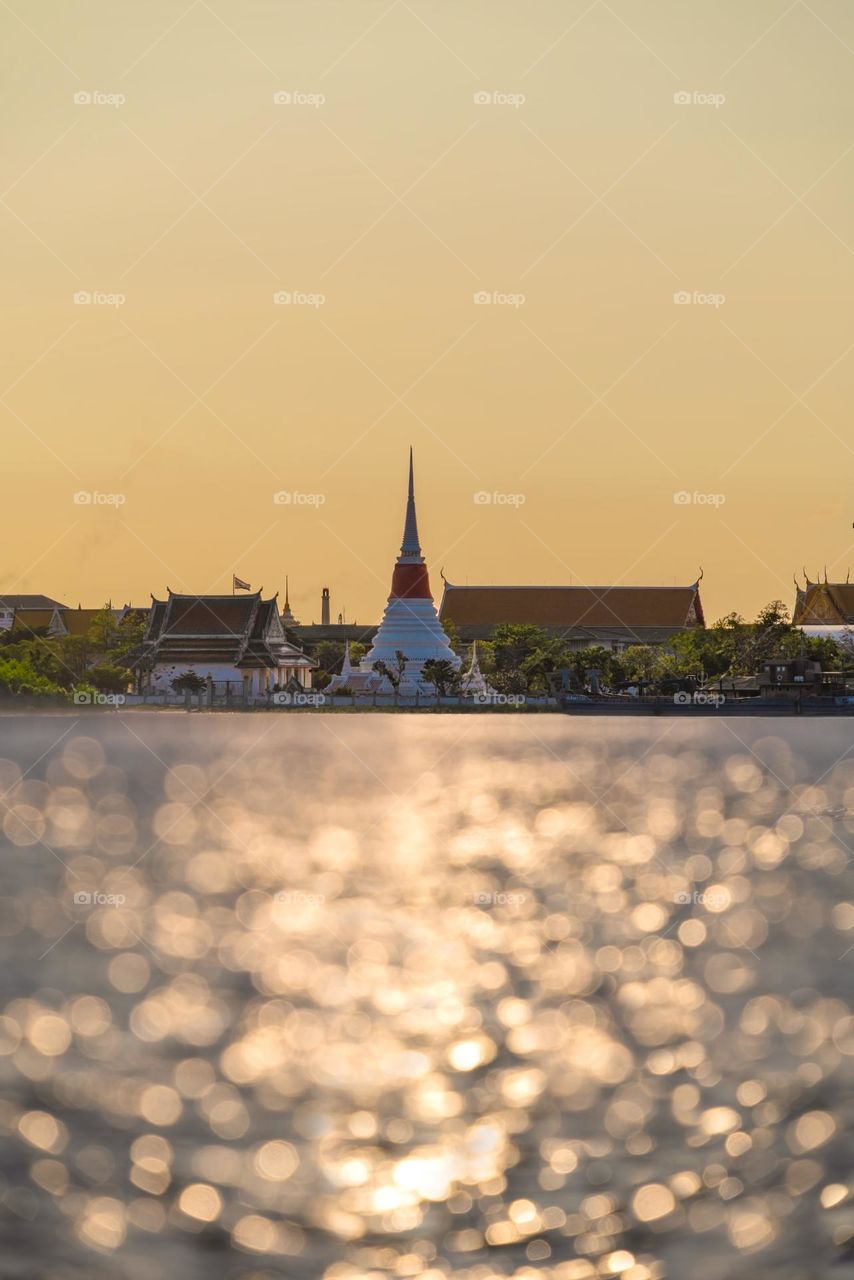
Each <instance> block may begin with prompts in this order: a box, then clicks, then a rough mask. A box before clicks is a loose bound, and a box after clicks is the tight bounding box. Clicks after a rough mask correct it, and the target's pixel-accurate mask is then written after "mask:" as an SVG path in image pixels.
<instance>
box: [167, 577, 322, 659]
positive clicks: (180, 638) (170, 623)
mask: <svg viewBox="0 0 854 1280" xmlns="http://www.w3.org/2000/svg"><path fill="white" fill-rule="evenodd" d="M144 645H145V650H146V657H147V660H148V661H149V662H150V663H151V662H158V663H163V662H166V661H172V662H187V663H198V664H202V663H205V662H231V663H233V664H235V665H237V666H242V667H253V666H261V667H271V666H275V665H277V664H279V663H286V664H287V665H289V666H302V667H315V666H317V663H316V662H315V661H314V659H312V658H309V657H307V655H306V654H305V653H303V651H302V650H301V649H299V648H297V646H296V645H292V644H289V643H288V641H287V640H286V638H285V632H284V628H283V626H282V620H281V618H280V617H279V610H278V603H277V597H276V596H271V597H270V599H268V600H262V599H261V592H260V591H253V592H248V593H247V594H245V595H239V596H237V595H216V596H211V595H205V596H189V595H176V594H175V593H174V592H172V591H170V592H169V597H168V599H166V600H155V599H152V606H151V613H150V615H149V620H148V627H147V629H146V633H145V641H144Z"/></svg>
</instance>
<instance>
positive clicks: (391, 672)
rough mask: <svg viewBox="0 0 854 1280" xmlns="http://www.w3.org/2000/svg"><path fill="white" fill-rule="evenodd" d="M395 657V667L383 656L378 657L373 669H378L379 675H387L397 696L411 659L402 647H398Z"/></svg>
mask: <svg viewBox="0 0 854 1280" xmlns="http://www.w3.org/2000/svg"><path fill="white" fill-rule="evenodd" d="M394 658H395V662H394V666H393V667H390V666H389V664H388V663H387V662H384V661H383V659H382V658H377V660H376V662H375V663H374V664H373V667H372V668H371V670H373V671H376V672H377V674H378V675H381V676H385V678H386V680H388V682H389V684H390V685H391V687H392V689H393V690H394V693H395V697H396V696H397V691H398V689H399V688H400V682H401V680H402V679H403V673H404V671H405V670H406V664H407V662H408V661H409V659H408V658H407V656H406V654H405V653H402V652H401V650H400V649H397V650H396V651H395V655H394Z"/></svg>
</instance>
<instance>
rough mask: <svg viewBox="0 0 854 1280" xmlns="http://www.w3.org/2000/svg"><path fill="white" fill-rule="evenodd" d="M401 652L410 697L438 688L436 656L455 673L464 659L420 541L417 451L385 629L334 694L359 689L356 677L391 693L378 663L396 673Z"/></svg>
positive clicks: (337, 681)
mask: <svg viewBox="0 0 854 1280" xmlns="http://www.w3.org/2000/svg"><path fill="white" fill-rule="evenodd" d="M398 653H402V654H403V655H404V656H405V658H406V662H405V665H404V667H403V670H402V672H401V678H400V685H399V689H398V692H399V693H401V694H403V695H404V696H413V695H414V694H416V693H431V692H433V685H432V684H430V682H429V681H424V680H423V679H422V676H421V671H422V668H423V666H424V663H425V662H427V661H429V660H430V659H431V658H435V659H436V660H437V661H444V662H449V663H450V664H451V666H452V667H453V668H454V670H455V671H457V670H459V667H460V659H459V657H458V656H457V654H455V653H454V651H453V649H452V648H451V646H450V644H449V642H448V637H447V636H446V634H445V632H444V630H443V628H442V624H441V622H440V621H439V615H438V613H437V612H436V606H435V604H434V603H433V595H432V592H431V591H430V578H429V575H428V573H427V565H426V564H425V563H424V557H423V555H422V554H421V543H420V541H419V538H418V521H417V518H416V513H415V481H414V471H413V463H412V450H411V449H410V450H409V492H408V495H407V499H406V517H405V520H404V525H403V541H402V542H401V546H400V555H399V556H398V557H397V561H396V563H395V566H394V571H393V573H392V579H391V593H390V595H389V597H388V602H387V604H386V607H385V612H384V613H383V616H382V621H381V622H380V625H379V628H378V630H377V633H376V635H375V636H374V639H373V643H372V645H371V647H370V649H369V650H368V652H367V653H366V654H365V656H364V658H362V660H361V662H360V663H359V666H358V669H356V668H353V667H351V666H350V665H349V655H348V657H347V661H346V664H345V665H346V666H347V667H348V670H347V672H346V673H345V672H344V671H342V672H341V675H340V676H336V677H335V678H334V679H333V681H332V682H331V684H330V686H329V690H330V692H331V693H334V692H335V689H336V688H342V687H345V686H346V687H349V688H351V689H353V688H354V675H356V674H357V672H358V675H359V677H367V679H365V680H364V681H362V680H361V678H360V680H359V684H360V685H361V686H362V687H363V689H364V690H365V691H369V690H374V691H377V692H380V693H388V692H390V691H391V685H390V683H389V681H388V680H387V678H386V677H385V676H382V675H380V674H379V673H378V672H376V671H374V669H373V667H374V663H375V662H384V663H385V664H386V665H387V666H388V667H389V668H390V669H391V670H392V671H394V672H396V671H397V669H398V661H399V659H398V657H397V655H398Z"/></svg>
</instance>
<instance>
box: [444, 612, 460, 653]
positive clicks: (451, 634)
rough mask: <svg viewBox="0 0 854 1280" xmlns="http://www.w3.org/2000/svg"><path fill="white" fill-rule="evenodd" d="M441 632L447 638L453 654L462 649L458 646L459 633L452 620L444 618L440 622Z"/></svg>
mask: <svg viewBox="0 0 854 1280" xmlns="http://www.w3.org/2000/svg"><path fill="white" fill-rule="evenodd" d="M442 630H443V631H444V632H445V635H446V636H447V637H448V644H449V645H450V646H451V648H452V649H453V651H454V653H459V652H460V649H461V647H462V646H461V644H460V633H459V631H457V624H456V623H455V622H454V620H453V618H445V619H444V620H443V621H442Z"/></svg>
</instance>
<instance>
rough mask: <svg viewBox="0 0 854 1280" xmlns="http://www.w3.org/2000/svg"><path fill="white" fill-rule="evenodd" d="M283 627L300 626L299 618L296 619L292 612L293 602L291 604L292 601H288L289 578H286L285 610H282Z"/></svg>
mask: <svg viewBox="0 0 854 1280" xmlns="http://www.w3.org/2000/svg"><path fill="white" fill-rule="evenodd" d="M282 626H283V627H298V626H299V619H298V618H295V617H294V615H293V613H292V612H291V602H290V600H289V599H288V580H287V578H285V607H284V609H283V610H282Z"/></svg>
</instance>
